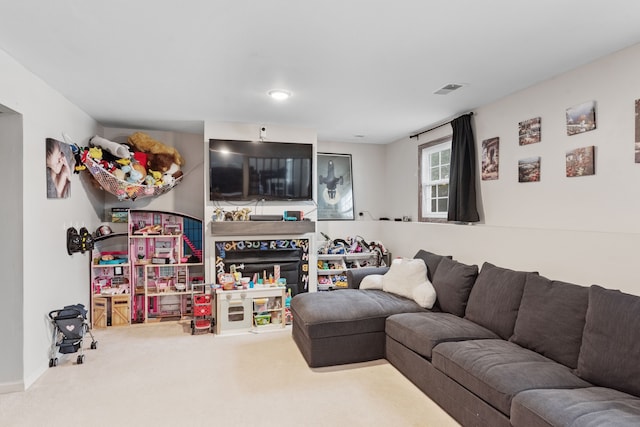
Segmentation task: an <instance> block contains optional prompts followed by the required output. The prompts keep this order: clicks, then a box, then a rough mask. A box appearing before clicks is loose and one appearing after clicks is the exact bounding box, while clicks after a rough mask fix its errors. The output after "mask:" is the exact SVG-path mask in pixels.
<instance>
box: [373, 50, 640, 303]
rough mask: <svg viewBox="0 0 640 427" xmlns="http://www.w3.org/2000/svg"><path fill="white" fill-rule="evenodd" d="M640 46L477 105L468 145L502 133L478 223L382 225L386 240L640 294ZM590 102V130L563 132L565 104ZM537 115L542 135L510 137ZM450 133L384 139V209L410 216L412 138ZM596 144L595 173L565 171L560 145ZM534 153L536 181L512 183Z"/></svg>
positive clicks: (413, 201)
mask: <svg viewBox="0 0 640 427" xmlns="http://www.w3.org/2000/svg"><path fill="white" fill-rule="evenodd" d="M638 75H640V45H637V46H634V47H631V48H629V49H626V50H623V51H620V52H618V53H616V54H614V55H611V56H609V57H606V58H603V59H601V60H598V61H596V62H594V63H592V64H589V65H587V66H584V67H581V68H579V69H576V70H574V71H571V72H568V73H566V74H563V75H560V76H557V77H556V78H554V79H551V80H549V81H546V82H542V83H540V84H538V85H535V86H533V87H531V88H528V89H526V90H523V91H521V92H518V93H515V94H513V95H511V96H508V97H506V98H504V99H502V100H499V101H497V102H495V103H492V104H490V105H487V106H483V107H481V108H478V109H476V110H475V115H474V116H473V122H474V126H475V137H476V152H477V153H478V164H479V163H480V161H481V159H480V153H481V143H482V141H483V140H485V139H488V138H492V137H499V138H500V177H499V179H498V180H497V181H479V193H478V194H479V196H480V198H481V206H480V208H481V211H482V214H481V216H482V220H483V221H482V222H483V223H481V224H478V225H473V226H462V225H452V224H424V223H415V222H414V223H406V224H405V223H402V224H399V223H389V224H385V225H384V226H383V227H382V236H383V237H382V238H383V239H384V243H385V244H387V246H388V247H390V249H391V250H392V251H393V253H394V255H402V256H412V255H413V254H414V253H415V251H416V250H417V249H419V248H424V249H427V250H432V251H434V252H439V253H447V254H450V255H453V256H454V257H455V258H457V259H459V260H461V261H463V262H469V263H478V264H481V263H482V262H484V261H489V262H492V263H495V264H498V265H501V266H504V267H508V268H518V269H519V268H522V269H528V270H537V271H539V272H540V273H541V274H543V275H546V276H547V277H549V278H552V279H557V280H565V281H570V282H574V283H579V284H583V285H590V284H592V283H598V284H601V285H602V286H605V287H609V288H616V289H621V290H623V291H626V292H629V293H634V294H640V282H639V281H638V274H637V269H636V268H634V266H635V264H636V263H637V255H636V252H637V247H638V244H640V222H638V220H637V218H638V217H639V216H640V198H639V197H638V196H639V192H640V190H639V188H640V187H639V186H638V183H639V182H640V179H639V178H640V164H635V163H634V129H635V127H634V126H635V123H634V117H635V112H634V100H635V99H638V98H640V92H638V91H636V92H634V88H637V87H638V85H637V76H638ZM591 100H595V101H597V113H596V117H597V124H598V127H597V129H596V130H594V131H591V132H588V133H585V134H580V135H574V136H567V135H566V129H565V110H566V108H569V107H572V106H574V105H577V104H580V103H582V102H585V101H591ZM533 117H541V119H542V141H541V142H540V143H537V144H531V145H528V146H523V147H521V146H519V145H518V123H519V122H521V121H523V120H527V119H530V118H533ZM446 133H450V126H445V127H444V128H440V129H438V130H437V131H434V132H432V133H431V134H426V135H423V136H421V138H420V140H416V139H411V140H410V139H409V138H408V137H407V138H405V139H403V140H400V141H397V142H395V143H393V144H390V145H388V146H387V147H386V157H387V158H388V159H389V162H388V164H387V182H388V183H389V186H388V187H387V193H388V194H389V201H390V203H389V204H388V215H389V216H400V215H403V214H406V212H407V210H408V209H409V210H410V212H409V214H411V215H412V216H413V217H414V218H415V217H417V212H418V204H417V197H418V196H417V194H418V193H417V192H418V186H417V146H418V145H419V144H420V143H423V142H427V141H429V140H432V139H436V138H438V137H440V136H443V135H444V134H446ZM589 145H595V146H596V174H595V175H594V176H587V177H574V178H567V177H566V176H565V153H566V152H567V151H569V150H572V149H574V148H579V147H585V146H589ZM531 156H540V157H541V165H542V166H541V181H540V182H538V183H518V178H517V162H518V160H519V159H522V158H526V157H531Z"/></svg>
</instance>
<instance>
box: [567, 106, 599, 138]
mask: <svg viewBox="0 0 640 427" xmlns="http://www.w3.org/2000/svg"><path fill="white" fill-rule="evenodd" d="M566 115H567V135H568V136H571V135H578V134H580V133H585V132H590V131H592V130H594V129H596V127H597V123H596V101H588V102H583V103H582V104H578V105H574V106H573V107H570V108H567V113H566Z"/></svg>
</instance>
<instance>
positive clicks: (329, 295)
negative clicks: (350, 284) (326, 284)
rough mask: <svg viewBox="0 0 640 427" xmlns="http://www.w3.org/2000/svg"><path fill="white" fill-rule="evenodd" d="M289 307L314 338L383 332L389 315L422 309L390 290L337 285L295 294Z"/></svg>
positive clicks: (305, 331) (302, 326)
mask: <svg viewBox="0 0 640 427" xmlns="http://www.w3.org/2000/svg"><path fill="white" fill-rule="evenodd" d="M291 311H292V314H293V318H294V319H295V322H297V323H298V324H299V326H300V327H301V328H302V329H303V331H304V333H305V334H306V335H307V336H308V337H309V338H312V339H315V338H326V337H335V336H341V335H354V334H364V333H369V332H384V323H385V320H386V318H387V317H388V316H390V315H392V314H396V313H406V312H414V311H424V309H423V308H422V307H420V306H419V305H418V304H416V302H415V301H413V300H410V299H406V298H403V297H401V296H398V295H395V294H392V293H389V292H384V291H379V290H360V289H340V290H337V291H331V292H311V293H301V294H298V295H296V296H295V297H293V298H292V299H291Z"/></svg>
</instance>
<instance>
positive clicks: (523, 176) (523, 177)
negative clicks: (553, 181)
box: [518, 157, 540, 182]
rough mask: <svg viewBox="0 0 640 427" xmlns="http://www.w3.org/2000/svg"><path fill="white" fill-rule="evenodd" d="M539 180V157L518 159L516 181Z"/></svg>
mask: <svg viewBox="0 0 640 427" xmlns="http://www.w3.org/2000/svg"><path fill="white" fill-rule="evenodd" d="M538 181H540V157H528V158H526V159H521V160H518V182H538Z"/></svg>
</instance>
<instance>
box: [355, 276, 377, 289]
mask: <svg viewBox="0 0 640 427" xmlns="http://www.w3.org/2000/svg"><path fill="white" fill-rule="evenodd" d="M360 289H378V290H382V274H369V275H367V276H364V277H363V278H362V281H360Z"/></svg>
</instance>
